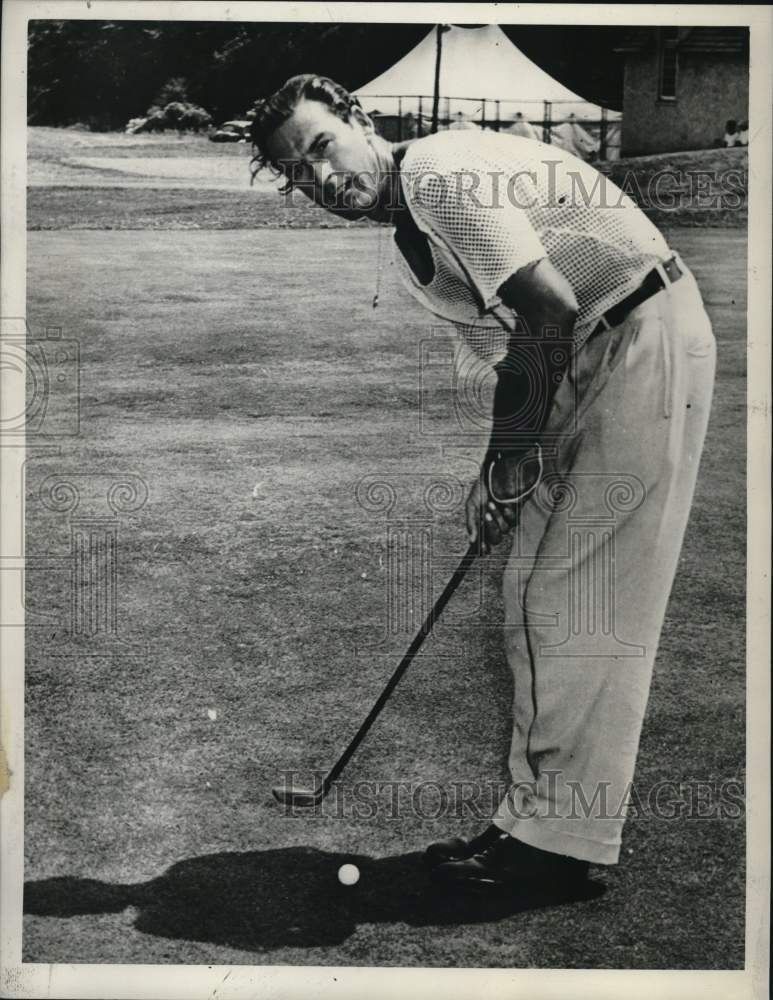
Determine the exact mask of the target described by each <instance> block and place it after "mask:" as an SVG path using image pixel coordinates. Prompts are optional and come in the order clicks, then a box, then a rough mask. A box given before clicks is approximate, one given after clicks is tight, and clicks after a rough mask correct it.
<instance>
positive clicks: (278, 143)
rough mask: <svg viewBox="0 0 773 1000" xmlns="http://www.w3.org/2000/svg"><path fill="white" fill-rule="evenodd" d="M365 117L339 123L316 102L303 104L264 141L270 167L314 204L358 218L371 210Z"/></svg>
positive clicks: (372, 175)
mask: <svg viewBox="0 0 773 1000" xmlns="http://www.w3.org/2000/svg"><path fill="white" fill-rule="evenodd" d="M372 135H373V129H372V126H370V124H369V123H368V119H367V118H366V117H365V115H362V117H360V116H355V115H352V116H351V117H350V118H349V120H348V121H344V120H343V119H341V118H339V117H338V116H337V115H336V114H334V113H333V111H332V110H331V109H330V108H329V107H328V105H326V104H322V103H321V102H320V101H307V100H303V101H301V102H300V104H299V105H298V106H297V108H296V109H295V111H294V112H293V113H292V115H291V116H290V118H288V119H287V121H285V122H283V123H282V124H281V125H280V126H279V128H278V129H277V130H276V131H275V132H274V133H273V134H272V135H271V136H270V138H269V140H268V143H267V147H268V148H267V152H268V155H269V157H270V159H271V162H272V163H274V164H275V165H276V166H277V167H279V168H280V169H281V170H282V172H283V173H284V174H285V176H286V177H288V178H289V179H290V180H292V183H293V186H295V187H298V188H300V189H301V190H302V191H303V193H304V194H305V195H307V197H309V198H311V199H312V201H315V202H316V203H317V204H318V205H321V206H322V207H323V208H326V209H328V211H331V212H334V213H335V214H336V215H343V216H345V217H347V218H359V217H360V216H361V215H363V213H364V212H366V211H367V210H368V209H370V208H372V207H373V205H374V200H375V198H374V195H375V191H376V188H377V179H378V175H379V158H378V154H377V152H376V150H375V149H374V147H373V146H372V145H371V142H370V137H371V136H372Z"/></svg>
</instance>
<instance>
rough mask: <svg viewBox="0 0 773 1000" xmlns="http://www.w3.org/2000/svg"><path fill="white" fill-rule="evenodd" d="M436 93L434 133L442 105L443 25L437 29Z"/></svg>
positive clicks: (433, 100)
mask: <svg viewBox="0 0 773 1000" xmlns="http://www.w3.org/2000/svg"><path fill="white" fill-rule="evenodd" d="M435 32H436V39H435V91H434V94H433V95H432V131H433V133H434V132H437V127H438V107H439V105H440V56H441V53H442V51H443V25H442V24H439V25H438V26H437V28H436V29H435Z"/></svg>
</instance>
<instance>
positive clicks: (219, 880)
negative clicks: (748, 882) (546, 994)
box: [24, 847, 604, 951]
mask: <svg viewBox="0 0 773 1000" xmlns="http://www.w3.org/2000/svg"><path fill="white" fill-rule="evenodd" d="M347 862H348V863H350V864H356V865H357V867H358V868H359V869H360V873H361V875H360V880H359V882H358V883H357V885H355V886H351V887H348V886H343V885H341V884H340V883H339V881H338V869H339V867H340V866H341V865H342V864H344V863H347ZM603 892H604V886H603V885H601V884H599V883H594V882H589V883H588V885H587V888H586V889H584V890H583V895H582V897H581V898H582V899H583V900H587V899H593V898H596V897H598V896H600V895H601V894H602V893H603ZM572 899H573V900H575V901H577V900H578V897H577V896H576V895H575V896H573V897H572ZM568 901H569V899H568V897H567V898H563V899H559V898H556V897H555V896H551V897H547V896H546V897H538V896H535V895H530V896H528V897H526V896H520V897H519V896H517V895H515V894H509V893H508V894H506V895H498V896H496V897H484V896H480V895H478V894H471V893H470V892H466V893H464V894H461V895H460V894H458V893H453V894H452V893H450V892H447V891H439V890H438V889H437V888H435V887H433V886H432V884H431V882H430V880H429V877H428V875H427V873H426V871H425V870H424V868H423V866H422V863H421V856H420V855H419V854H418V853H414V854H405V855H398V856H395V857H390V858H381V859H374V858H369V857H363V856H356V855H355V856H352V855H342V854H332V853H330V852H327V851H319V850H316V849H315V848H310V847H290V848H282V849H278V850H270V851H251V852H248V853H242V854H237V853H224V854H210V855H205V856H203V857H200V858H192V859H190V860H187V861H181V862H179V863H178V864H176V865H172V867H171V868H170V869H169V870H168V871H167V872H166V874H164V875H162V876H160V877H159V878H156V879H152V880H151V881H149V882H141V883H138V884H136V885H120V884H111V883H108V882H99V881H97V880H96V879H86V878H75V877H72V876H62V877H59V878H49V879H42V880H40V881H38V882H28V883H27V884H26V885H25V888H24V911H25V913H29V914H35V915H37V916H48V917H74V916H78V915H82V914H96V913H118V912H120V911H121V910H124V909H126V908H127V907H130V906H131V907H135V908H136V909H137V910H138V914H137V918H136V920H135V922H134V926H135V927H136V928H137V930H139V931H142V932H143V933H145V934H153V935H156V936H158V937H165V938H180V939H184V940H188V941H206V942H209V943H212V944H218V945H228V946H230V947H232V948H239V949H242V950H245V951H262V950H266V949H271V948H279V947H293V946H297V947H304V948H308V947H314V946H325V945H336V944H341V943H342V942H343V941H345V940H346V939H347V938H348V937H349V936H350V935H351V934H353V933H354V931H355V930H356V928H357V925H358V924H362V923H407V924H410V925H412V926H417V927H418V926H429V925H438V926H442V925H450V924H469V923H485V922H491V921H495V920H500V919H502V918H503V917H508V916H512V915H514V914H517V913H520V912H523V911H525V910H533V909H538V908H542V907H546V906H551V905H552V906H554V905H558V904H559V903H562V902H568Z"/></svg>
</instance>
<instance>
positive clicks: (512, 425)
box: [490, 309, 576, 451]
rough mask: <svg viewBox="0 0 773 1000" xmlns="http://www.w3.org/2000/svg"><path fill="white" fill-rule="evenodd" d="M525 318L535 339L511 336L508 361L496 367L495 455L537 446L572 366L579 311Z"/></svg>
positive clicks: (543, 312)
mask: <svg viewBox="0 0 773 1000" xmlns="http://www.w3.org/2000/svg"><path fill="white" fill-rule="evenodd" d="M520 319H521V321H522V322H523V323H524V325H525V326H526V328H527V330H528V332H529V335H528V336H526V335H519V336H518V337H511V339H510V343H509V345H508V353H507V356H506V357H505V358H503V359H502V361H500V362H499V363H498V364H497V365H495V371H496V373H497V386H496V389H495V391H494V406H493V426H492V431H491V445H490V448H491V449H492V450H493V449H497V450H501V451H504V450H506V451H518V450H522V449H527V448H529V447H531V446H533V444H534V441H535V439H536V438H537V437H538V436H539V434H540V432H541V431H542V429H543V427H544V425H545V422H546V420H547V417H548V414H549V412H550V407H551V405H552V402H553V397H554V396H555V393H556V389H557V388H558V385H559V383H560V381H561V378H562V377H563V375H564V372H565V370H566V367H567V364H568V359H569V353H570V352H569V345H570V344H571V343H572V333H573V330H574V323H575V319H576V312H575V311H574V310H569V309H564V310H555V309H553V310H550V311H548V310H533V311H532V314H531V316H524V315H523V314H521V315H520ZM547 331H550V336H549V337H548V336H547V335H546V333H547ZM561 348H563V350H562V349H561Z"/></svg>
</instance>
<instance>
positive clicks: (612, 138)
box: [367, 94, 622, 160]
mask: <svg viewBox="0 0 773 1000" xmlns="http://www.w3.org/2000/svg"><path fill="white" fill-rule="evenodd" d="M379 101H381V102H386V101H389V102H396V104H392V108H391V110H388V111H387V110H382V109H378V108H374V110H372V111H371V112H369V113H370V114H371V116H372V117H373V120H374V122H375V123H376V125H377V127H378V128H379V132H380V133H381V134H382V135H384V137H385V138H387V139H390V140H391V141H393V142H394V141H396V142H400V141H402V140H403V139H410V138H421V137H422V136H425V135H429V134H430V133H432V132H434V131H438V130H442V129H447V128H450V127H452V126H454V127H459V128H464V127H478V128H488V129H493V130H494V131H497V132H500V131H513V132H516V133H517V132H518V131H519V129H520V130H522V134H531V132H530V130H531V131H532V132H536V137H537V138H540V139H541V140H542V141H543V142H546V143H555V144H556V145H565V140H563V139H562V137H561V135H560V133H557V132H555V131H554V130H555V129H556V128H557V127H559V126H562V125H567V124H568V125H576V126H579V127H580V128H581V129H582V130H583V131H584V132H585V133H587V134H588V135H589V136H590V138H591V139H592V140H593V141H594V143H595V144H596V149H595V150H594V151H593V152H594V155H593V156H589V158H593V159H600V160H606V159H616V158H617V157H618V156H619V155H620V131H621V124H622V116H621V115H620V114H619V113H618V112H611V114H610V112H608V111H607V109H606V108H598V106H597V105H592V104H590V103H587V102H583V101H570V100H566V101H518V100H515V99H501V100H491V99H488V98H483V97H481V98H474V97H441V98H440V101H439V103H438V108H437V114H436V115H435V114H433V112H434V99H433V98H432V97H431V96H428V95H426V94H368V95H367V103H368V105H369V106H371V107H373V105H375V104H377V103H378V102H379ZM452 105H453V107H454V108H456V110H454V111H452V110H451V109H452ZM464 107H469V108H471V110H470V111H469V112H466V111H464V110H462V108H464ZM522 109H523V110H522ZM584 109H587V112H590V111H591V109H592V111H593V113H594V115H595V116H590V115H589V116H588V117H586V116H585V113H584ZM524 111H525V112H526V113H524Z"/></svg>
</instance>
